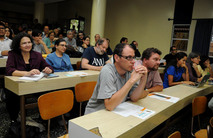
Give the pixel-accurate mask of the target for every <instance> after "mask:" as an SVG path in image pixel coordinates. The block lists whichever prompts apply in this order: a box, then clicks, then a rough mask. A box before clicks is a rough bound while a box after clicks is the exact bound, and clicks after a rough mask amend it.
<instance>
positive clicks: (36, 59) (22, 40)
mask: <svg viewBox="0 0 213 138" xmlns="http://www.w3.org/2000/svg"><path fill="white" fill-rule="evenodd" d="M33 47H34V44H33V39H32V37H31V36H30V35H28V34H27V33H20V34H18V35H17V36H15V37H14V39H13V42H12V46H11V51H10V52H9V54H8V59H7V64H6V75H7V76H32V75H35V74H40V73H41V72H44V73H47V74H50V73H52V72H53V68H52V67H51V66H50V65H49V64H47V62H46V61H45V60H44V59H43V57H42V55H41V54H40V53H38V52H36V51H33V50H32V49H33ZM14 103H15V104H14ZM19 103H20V97H19V96H17V95H16V94H14V93H12V92H10V91H7V92H6V106H7V109H8V112H9V115H10V118H11V120H14V121H15V120H16V118H17V117H18V113H19V108H20V104H19Z"/></svg>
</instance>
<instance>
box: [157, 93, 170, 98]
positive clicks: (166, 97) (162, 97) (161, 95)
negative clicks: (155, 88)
mask: <svg viewBox="0 0 213 138" xmlns="http://www.w3.org/2000/svg"><path fill="white" fill-rule="evenodd" d="M153 95H156V96H159V97H162V98H166V99H170V98H171V97H167V96H163V95H159V94H156V93H155V94H153Z"/></svg>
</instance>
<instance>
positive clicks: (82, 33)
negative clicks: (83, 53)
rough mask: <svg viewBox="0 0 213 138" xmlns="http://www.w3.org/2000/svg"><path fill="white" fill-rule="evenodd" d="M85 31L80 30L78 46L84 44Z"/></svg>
mask: <svg viewBox="0 0 213 138" xmlns="http://www.w3.org/2000/svg"><path fill="white" fill-rule="evenodd" d="M84 36H85V35H84V32H83V31H79V32H78V35H77V39H76V44H77V46H81V45H82V44H83V38H84Z"/></svg>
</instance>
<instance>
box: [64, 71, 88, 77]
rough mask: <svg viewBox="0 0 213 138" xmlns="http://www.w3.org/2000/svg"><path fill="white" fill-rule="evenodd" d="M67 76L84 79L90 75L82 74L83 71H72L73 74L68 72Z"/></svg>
mask: <svg viewBox="0 0 213 138" xmlns="http://www.w3.org/2000/svg"><path fill="white" fill-rule="evenodd" d="M67 73H68V74H67V76H69V77H71V76H80V77H84V76H87V75H88V73H86V72H82V71H71V72H67Z"/></svg>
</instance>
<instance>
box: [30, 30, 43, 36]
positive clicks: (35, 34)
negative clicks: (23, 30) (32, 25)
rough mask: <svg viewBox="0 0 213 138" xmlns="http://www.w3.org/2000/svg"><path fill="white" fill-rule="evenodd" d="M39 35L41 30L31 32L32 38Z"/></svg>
mask: <svg viewBox="0 0 213 138" xmlns="http://www.w3.org/2000/svg"><path fill="white" fill-rule="evenodd" d="M40 34H41V35H42V32H41V30H37V29H36V30H33V32H32V36H33V37H36V36H39V35H40Z"/></svg>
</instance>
